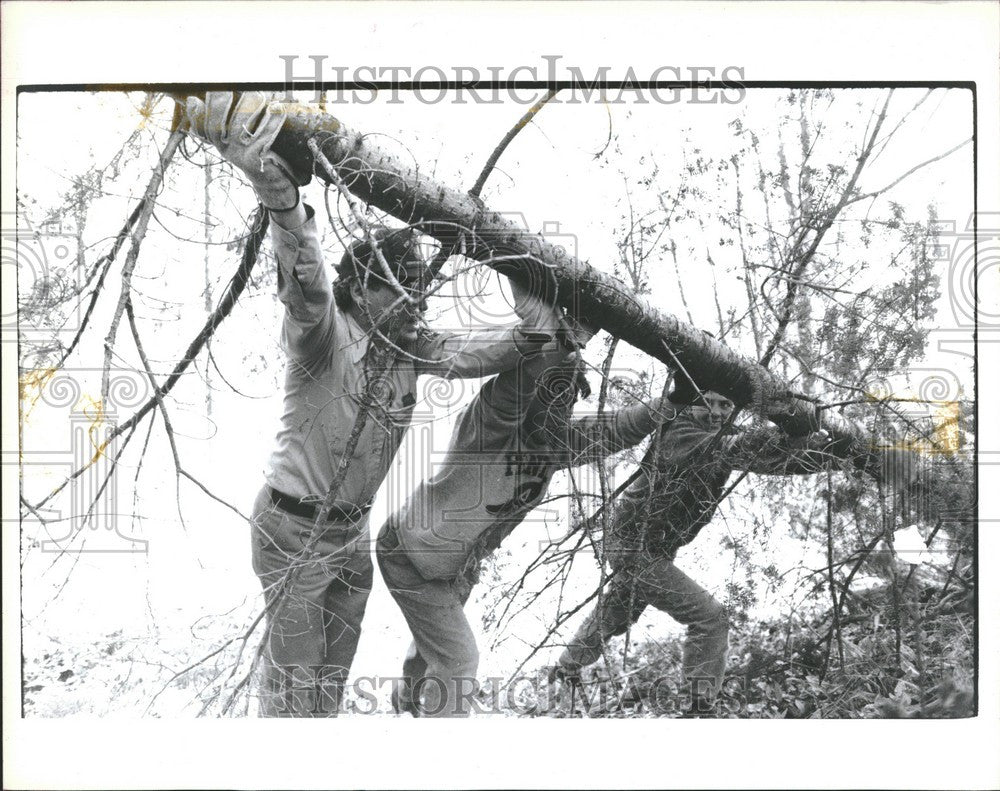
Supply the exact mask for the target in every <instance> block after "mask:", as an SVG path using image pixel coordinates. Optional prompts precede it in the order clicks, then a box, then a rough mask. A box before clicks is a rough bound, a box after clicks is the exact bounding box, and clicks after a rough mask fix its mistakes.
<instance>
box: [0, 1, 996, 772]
mask: <svg viewBox="0 0 1000 791" xmlns="http://www.w3.org/2000/svg"><path fill="white" fill-rule="evenodd" d="M251 5H252V4H251ZM664 10H665V9H660V13H661V14H662V13H663V12H664ZM382 13H386V11H385V9H384V8H383V9H382ZM550 51H551V52H556V51H558V50H557V48H553V49H551V50H544V49H542V50H539V54H537V55H536V56H534V57H533V59H530V60H527V61H525V62H524V63H521V64H509V65H503V66H500V65H497V66H486V65H478V66H475V65H468V66H456V65H452V66H448V67H446V66H441V67H440V68H439V67H437V66H434V67H430V66H425V67H422V68H421V67H419V66H416V67H412V68H411V67H404V66H403V65H402V63H403V61H398V63H399V64H400V65H398V66H397V65H396V63H397V61H394V60H393V58H392V57H391V54H392V53H391V51H388V50H387V51H386V52H385V56H384V57H383V56H382V55H377V56H376V55H373V56H372V57H371V58H370V59H369V61H368V62H366V63H365V65H361V63H360V62H349V61H346V60H345V59H343V58H340V57H338V55H337V54H336V47H335V46H333V43H331V47H330V48H328V49H327V50H325V51H320V50H315V51H308V50H305V49H299V50H295V49H291V48H289V49H288V50H287V51H286V54H282V55H280V56H279V57H274V56H270V55H269V56H268V57H269V60H270V63H269V66H270V69H269V71H268V72H267V74H269V75H270V78H269V79H265V80H261V81H254V80H257V78H258V76H259V75H260V74H262V73H263V72H262V71H257V72H255V73H254V74H252V75H247V77H248V78H247V79H239V78H237V79H232V78H230V75H229V74H228V73H227V78H226V79H224V80H216V79H215V77H214V75H212V81H202V82H197V81H191V80H188V79H177V80H174V79H170V78H169V76H168V78H167V79H158V80H156V81H146V80H143V79H140V80H134V79H132V78H131V76H130V74H129V72H128V70H127V69H123V71H122V73H121V75H120V79H119V80H117V81H116V82H115V83H114V84H108V83H105V84H84V83H79V82H78V81H76V80H75V79H74V78H73V75H72V73H70V72H67V73H66V78H65V80H63V81H61V82H59V83H54V82H49V81H45V82H34V83H29V82H25V83H23V84H18V85H17V88H16V104H15V105H13V106H11V105H10V103H8V104H7V106H5V109H4V113H5V115H10V116H14V123H15V124H16V140H11V139H9V138H8V137H7V132H6V129H7V127H6V126H5V143H8V144H10V146H9V147H8V146H5V148H14V149H15V150H14V151H13V152H12V154H11V155H12V156H13V158H14V161H15V165H16V184H15V185H14V186H15V192H16V194H15V195H13V196H10V197H11V199H10V200H8V195H7V194H5V200H4V212H3V237H4V292H5V300H6V301H5V309H4V325H3V341H4V344H3V352H4V357H5V370H6V369H7V366H8V364H9V363H10V358H11V357H12V356H14V357H16V375H17V390H16V399H17V401H16V413H15V415H14V416H11V415H10V414H8V417H7V418H5V439H4V463H5V465H8V466H11V465H12V466H14V467H16V475H17V482H16V485H17V489H18V492H17V495H18V496H17V497H15V498H14V499H15V500H16V501H17V502H18V512H17V513H11V511H12V510H13V509H12V508H10V507H9V506H11V502H10V495H11V492H12V491H13V490H7V489H6V488H5V498H4V499H5V500H6V501H8V507H6V508H5V513H4V533H5V549H7V550H8V552H7V554H10V550H11V549H13V550H14V553H15V555H16V558H17V567H16V569H15V573H19V581H18V582H17V584H16V587H15V590H14V594H13V595H15V596H16V598H15V599H11V598H10V596H9V595H8V593H9V590H8V586H9V585H10V584H11V580H10V579H8V581H7V584H6V585H5V602H4V620H5V622H7V623H8V626H7V627H5V629H8V628H15V629H16V631H17V633H18V634H19V637H20V658H19V660H17V664H15V665H14V666H13V667H14V669H15V672H16V670H18V669H19V671H20V678H19V679H16V676H15V680H18V681H19V685H18V686H19V689H18V688H17V687H14V686H12V685H11V683H10V682H11V680H12V679H10V678H8V680H7V682H5V693H7V694H5V697H7V698H9V695H10V694H11V691H13V694H16V695H19V701H18V708H19V711H17V712H16V716H17V717H18V718H19V719H22V720H24V721H25V723H26V724H27V723H30V722H32V721H50V720H64V721H74V720H79V719H81V718H82V719H87V720H90V719H94V718H98V719H101V720H123V721H127V722H137V721H140V722H148V721H161V720H168V721H172V722H181V723H185V722H190V723H193V722H194V721H204V720H212V721H227V720H247V721H250V720H253V721H268V720H273V719H279V718H281V719H319V718H323V719H333V718H336V720H337V723H338V724H335V725H334V727H336V728H350V727H363V725H362V724H363V723H367V722H371V721H381V720H385V721H387V722H389V721H391V722H393V723H396V724H397V725H398V726H399V727H403V726H404V725H405V727H406V728H407V729H408V730H407V733H413V734H420V733H421V731H423V730H424V729H426V728H430V727H435V726H431V725H430V724H421V723H417V722H415V720H423V719H438V718H444V719H449V720H451V719H455V718H462V719H463V720H467V721H468V725H466V726H465V727H466V728H467V729H475V728H476V727H477V726H479V725H480V723H482V722H483V721H484V720H486V721H488V722H491V723H492V722H496V721H498V720H503V721H508V720H518V721H527V720H536V721H537V720H580V721H583V720H586V721H590V722H594V721H600V722H606V721H611V720H634V721H644V722H645V721H649V722H648V723H646V725H647V726H648V727H650V728H656V727H659V726H658V725H657V724H656V723H663V722H664V721H666V720H679V721H687V720H713V721H718V720H744V721H747V720H805V719H808V720H840V721H843V720H924V721H926V720H956V721H958V720H962V721H970V722H971V721H974V720H975V719H976V718H977V717H978V716H980V715H981V714H982V695H983V692H984V690H983V688H982V681H983V678H982V675H981V667H980V660H981V659H982V653H981V645H980V635H981V631H982V628H983V625H984V624H983V623H982V622H981V619H982V618H983V617H984V616H985V617H995V612H993V613H990V612H989V610H983V609H982V607H981V604H982V601H981V598H980V581H981V580H980V578H981V576H982V574H981V571H982V566H981V563H980V561H981V557H980V544H979V539H980V530H981V529H982V525H983V520H982V517H983V514H982V513H981V512H980V506H979V495H978V489H979V488H980V487H982V486H984V485H989V484H988V482H986V481H984V480H980V478H979V475H978V472H977V467H976V461H977V452H978V453H979V454H980V456H981V455H982V453H983V452H984V451H985V452H988V451H989V447H986V448H983V447H982V446H981V443H982V440H983V436H982V432H981V426H980V425H979V422H978V421H979V416H980V415H981V413H982V406H983V403H984V402H983V400H982V398H981V396H980V393H979V389H978V376H980V375H981V373H982V370H983V368H984V366H988V365H989V364H990V363H991V361H992V360H991V358H990V352H989V348H990V347H987V346H985V345H984V344H985V343H989V342H993V343H995V342H996V338H995V333H996V331H997V329H996V328H997V327H1000V324H998V323H997V322H998V316H1000V313H998V312H997V310H996V307H997V306H996V294H993V296H992V297H990V296H988V293H989V289H995V288H996V286H997V273H998V271H1000V270H997V268H996V260H997V259H996V255H995V253H996V249H997V248H996V246H995V245H996V241H995V239H996V235H997V233H998V232H1000V211H998V210H997V209H998V208H1000V207H997V206H990V205H987V204H985V203H983V202H981V201H979V200H978V199H977V158H978V157H979V156H980V155H981V153H982V152H981V150H980V146H981V139H982V138H981V135H982V133H983V128H982V125H983V124H984V123H986V124H992V125H993V126H995V119H985V120H984V119H983V117H982V116H981V115H980V114H978V113H977V102H978V101H979V95H978V94H977V86H976V84H975V83H972V82H968V81H963V80H957V79H955V80H953V79H950V78H949V73H948V72H947V70H942V71H941V72H940V78H939V79H933V80H932V79H923V75H921V79H914V80H907V81H902V80H898V79H879V74H878V73H877V72H875V71H873V73H872V74H871V79H867V80H853V81H850V82H846V81H835V80H828V81H811V80H810V81H809V82H805V81H802V80H800V79H799V76H800V75H799V74H798V73H797V72H796V70H795V68H794V67H793V65H790V68H789V70H788V78H787V79H784V80H781V79H767V80H762V79H757V78H755V75H754V74H753V73H752V71H751V70H749V69H747V68H746V67H745V66H743V65H741V64H740V63H739V62H738V61H737V60H735V59H734V60H731V61H724V60H721V59H718V58H715V59H706V60H705V62H704V63H710V62H711V63H714V65H704V64H702V65H697V66H696V65H693V64H692V65H685V64H683V63H680V62H678V61H675V60H673V59H670V58H667V57H664V58H663V60H662V66H661V67H660V68H658V69H645V70H638V69H632V68H631V67H629V66H628V63H627V62H626V59H625V56H626V54H627V53H625V52H621V53H618V54H617V55H616V59H615V63H617V64H619V66H620V68H619V67H615V68H613V69H610V68H604V69H602V68H601V67H592V66H590V65H587V66H586V67H584V66H582V65H578V64H577V62H574V61H573V60H572V59H569V58H567V57H566V56H564V55H557V54H541V53H542V52H550ZM324 53H326V54H324ZM181 56H182V54H181V53H178V57H181ZM500 62H501V61H497V63H500ZM626 69H627V70H626ZM163 73H164V72H163V71H162V70H161V71H159V72H158V74H160V75H162V74H163ZM168 74H169V73H168ZM5 123H6V122H5ZM994 133H995V129H993V130H992V131H991V134H994ZM994 153H995V152H994ZM5 178H7V177H5ZM991 239H992V241H990V240H991ZM991 245H992V246H991ZM15 284H16V289H15V293H16V304H13V299H8V297H9V296H11V295H10V294H9V292H10V289H11V288H13V287H14V286H15ZM984 300H985V301H984ZM8 306H10V310H8ZM991 331H992V332H993V333H994V334H993V335H991V334H990V333H991ZM977 342H978V343H977ZM984 349H986V350H987V351H986V352H985V353H984V351H983V350H984ZM994 354H995V353H994ZM8 385H9V383H8ZM7 411H9V410H7ZM15 417H16V425H14V429H13V432H10V431H7V429H6V426H7V425H13V422H14V419H15ZM15 534H16V537H17V538H16V541H14V539H13V538H12V536H13V535H15ZM5 568H7V569H9V568H10V566H9V565H7V566H5ZM12 619H13V620H14V621H15V622H16V626H15V627H10V621H11V620H12ZM5 653H6V650H5ZM5 667H10V665H8V664H6V660H5ZM9 703H10V701H9V699H8V701H7V703H5V705H7V704H9ZM345 722H351V723H355V725H353V726H350V725H346V724H344V723H345ZM407 723H408V724H407ZM675 725H676V727H679V728H684V727H688V728H698V727H704V726H702V725H700V724H696V725H687V724H681V723H676V724H675ZM310 727H330V726H329V725H326V726H322V725H320V724H314V725H313V726H310ZM393 727H395V726H393ZM482 727H486V725H485V724H483V725H482ZM553 727H557V728H572V727H574V726H573V725H571V724H568V723H567V724H559V725H555V724H553ZM608 727H612V726H611V725H610V724H609V725H608ZM804 727H805V726H804ZM546 732H548V731H546ZM413 738H433V737H430V736H429V732H426V731H425V732H424V734H423V735H422V736H419V737H413ZM468 738H475V737H474V735H473V734H472V733H469V736H468ZM567 738H569V737H567ZM150 782H152V780H151V781H150ZM316 782H329V780H322V779H320V778H317V779H316ZM453 782H454V781H453ZM459 782H462V783H463V784H465V785H472V786H476V785H477V783H481V782H486V781H485V780H482V779H480V780H479V781H477V780H476V779H475V778H471V777H470V778H466V779H465V781H459ZM551 782H552V783H553V784H555V785H561V783H560V782H559V781H558V779H553V780H552V781H551ZM817 782H822V781H821V780H819V781H817ZM910 782H917V781H916V780H911V781H910ZM371 785H374V786H378V785H380V783H379V780H378V778H377V777H375V776H373V777H372V778H371ZM382 785H384V783H382ZM621 785H629V781H628V780H627V779H625V778H623V779H622V781H621Z"/></svg>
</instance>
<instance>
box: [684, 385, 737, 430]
mask: <svg viewBox="0 0 1000 791" xmlns="http://www.w3.org/2000/svg"><path fill="white" fill-rule="evenodd" d="M703 397H704V399H705V403H703V404H697V405H696V406H693V407H691V413H692V414H693V415H694V416H695V417H697V418H698V419H700V420H704V421H706V422H708V423H710V424H711V425H712V427H713V428H721V427H722V424H723V423H725V422H726V421H727V420H729V418H730V417H731V416H732V414H733V410H734V409H735V408H736V405H735V404H734V403H733V402H732V401H730V400H729V399H728V398H726V397H725V396H724V395H722V394H721V393H716V392H715V391H714V390H706V391H705V392H704V394H703Z"/></svg>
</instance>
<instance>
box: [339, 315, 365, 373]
mask: <svg viewBox="0 0 1000 791" xmlns="http://www.w3.org/2000/svg"><path fill="white" fill-rule="evenodd" d="M337 315H338V316H340V317H341V318H342V319H343V325H344V328H345V330H346V333H345V335H346V341H345V342H344V343H343V344H342V345H341V347H340V351H341V352H342V353H344V354H346V355H347V356H348V358H349V359H350V361H351V362H352V363H354V364H355V365H357V364H358V363H360V362H361V360H362V358H363V357H364V356H365V352H367V351H368V344H369V343H371V338H369V337H368V333H366V332H365V331H364V330H363V329H361V325H360V324H358V322H357V321H356V320H355V318H354V317H353V316H352V315H351V314H350V313H347V312H341V311H337ZM341 337H344V336H343V335H342V336H341Z"/></svg>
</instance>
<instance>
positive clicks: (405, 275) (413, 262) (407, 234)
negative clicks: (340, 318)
mask: <svg viewBox="0 0 1000 791" xmlns="http://www.w3.org/2000/svg"><path fill="white" fill-rule="evenodd" d="M371 235H372V238H373V239H374V241H375V242H376V244H378V249H379V250H381V251H382V255H383V256H384V258H385V262H386V263H387V264H388V265H389V266H390V268H391V269H392V270H393V274H394V275H395V276H396V279H397V280H399V281H400V282H401V283H404V284H405V283H407V282H413V281H414V280H417V281H419V280H420V279H421V278H422V277H423V275H424V272H425V271H426V269H427V264H426V262H425V261H424V257H423V256H422V255H421V254H420V251H419V248H418V247H417V237H416V234H414V233H413V231H412V230H411V229H409V228H399V229H395V230H393V229H390V228H378V229H376V230H375V231H373V232H372V234H371ZM335 271H336V272H337V279H336V280H335V281H334V282H333V301H334V302H335V303H336V305H337V308H338V309H340V310H341V311H347V310H350V309H351V308H352V307H353V306H354V297H353V296H352V295H351V284H352V283H354V282H355V281H360V282H364V281H365V279H366V275H367V282H368V284H369V286H370V287H379V286H388V285H389V283H388V281H387V280H386V279H385V277H384V275H383V272H382V267H381V265H380V264H379V261H378V256H376V255H375V251H374V249H373V247H372V245H370V244H369V243H368V240H367V239H356V240H355V241H354V242H352V243H351V244H350V245H349V246H348V248H347V249H346V250H345V251H344V255H343V256H342V257H341V259H340V262H339V263H338V264H337V266H336V267H335Z"/></svg>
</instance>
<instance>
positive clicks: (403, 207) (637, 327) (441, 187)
mask: <svg viewBox="0 0 1000 791" xmlns="http://www.w3.org/2000/svg"><path fill="white" fill-rule="evenodd" d="M173 96H174V98H175V99H177V100H178V101H182V100H183V96H182V95H173ZM287 113H288V116H287V121H286V123H285V126H284V128H283V129H282V131H281V133H280V135H279V136H278V138H277V140H276V142H275V144H274V150H275V152H276V153H277V154H279V155H280V156H281V157H282V158H284V159H285V160H286V161H287V162H288V163H289V164H290V165H291V166H292V168H293V169H294V171H295V173H296V175H297V176H298V177H299V179H300V181H301V183H303V184H304V183H307V182H308V181H309V179H310V177H311V176H312V175H313V174H314V172H315V175H317V176H318V177H319V178H320V179H322V180H324V181H329V178H328V176H327V175H326V174H325V173H324V172H323V171H322V168H315V167H314V163H313V157H312V154H311V152H310V151H309V147H308V141H309V140H310V139H311V138H315V139H316V141H317V142H318V143H319V144H320V146H321V150H322V151H323V153H324V155H325V156H326V157H327V158H328V159H329V160H330V162H331V163H332V164H333V165H334V167H335V168H336V169H337V172H338V173H339V175H340V177H341V178H342V179H343V180H344V182H345V183H346V185H347V187H348V189H350V191H351V192H352V193H353V194H355V195H356V196H357V197H359V198H361V199H362V200H364V201H366V202H367V203H370V204H371V205H372V206H375V207H376V208H378V209H380V210H382V211H385V212H387V213H388V214H391V215H392V216H394V217H396V218H398V219H399V220H401V221H403V222H407V223H412V224H414V225H416V226H418V227H419V228H420V229H421V230H422V231H424V232H425V233H428V234H429V235H431V236H434V237H436V238H438V239H439V240H441V241H442V243H445V244H449V243H451V242H453V241H454V239H455V238H456V235H457V234H458V233H459V232H463V233H464V238H465V244H466V248H465V252H466V254H467V255H469V256H471V257H475V258H480V259H483V260H485V262H486V263H487V264H489V265H490V266H492V267H493V268H495V269H497V270H498V271H500V272H502V273H503V274H504V275H507V276H509V277H514V278H516V279H519V280H522V282H525V281H530V283H531V284H533V286H535V287H538V285H539V284H542V285H543V286H544V287H545V288H547V289H549V290H550V292H551V295H552V297H553V298H554V299H555V300H556V301H557V302H558V303H559V304H561V305H563V306H565V307H567V308H571V309H573V310H576V311H578V312H579V314H580V315H581V316H583V317H585V318H586V319H587V320H588V321H590V322H592V323H594V324H596V325H597V326H599V327H601V328H602V329H604V330H607V331H608V332H609V333H611V334H612V335H614V336H616V337H618V338H621V339H622V340H624V341H626V342H627V343H629V344H631V345H632V346H634V347H636V348H637V349H640V350H641V351H643V352H646V353H647V354H649V355H650V356H652V357H654V358H656V359H657V360H660V361H661V362H663V363H664V364H666V365H667V366H669V367H670V368H672V369H675V370H676V369H677V367H678V364H680V365H681V366H683V368H684V369H685V370H688V371H690V372H691V373H692V374H693V375H694V376H695V377H696V378H697V380H698V382H699V384H700V385H701V386H702V387H703V388H705V389H711V390H715V391H717V392H720V393H723V394H725V395H726V396H728V397H729V398H731V399H733V401H735V402H736V403H737V404H739V405H740V406H744V407H748V408H750V409H752V410H753V411H755V412H758V413H759V414H761V415H763V416H764V417H766V418H767V419H768V420H771V421H773V422H774V423H776V424H778V425H779V426H781V427H782V428H783V429H784V430H785V431H787V432H789V433H790V434H793V435H803V434H806V433H808V432H810V431H814V430H816V429H817V428H820V427H822V428H824V429H826V430H827V431H829V432H830V434H831V435H832V436H833V437H834V438H835V439H837V440H839V442H837V443H836V446H835V452H837V454H838V455H842V456H844V457H853V458H854V460H855V462H858V463H861V464H866V462H864V461H862V459H868V458H869V454H870V453H871V451H872V449H873V443H872V440H871V438H870V436H869V435H868V434H867V433H866V432H865V431H864V430H863V429H861V428H860V427H859V426H857V425H855V424H854V423H852V422H850V421H847V420H845V419H843V418H841V417H840V416H838V415H834V414H831V413H830V412H823V413H822V414H821V415H820V416H817V413H816V410H815V407H814V405H813V404H812V403H810V402H809V401H806V400H803V399H800V398H796V397H794V395H793V394H792V392H791V391H790V389H789V386H788V385H787V383H785V382H784V381H782V380H781V379H780V378H779V377H777V376H775V375H774V374H772V373H771V372H770V371H769V370H767V369H766V368H764V367H763V366H761V365H759V364H758V363H757V362H756V361H754V360H751V359H748V358H746V357H743V356H741V355H739V354H737V353H736V352H734V351H733V350H732V349H730V348H728V347H726V346H724V345H722V344H721V343H719V342H718V341H716V340H715V339H714V338H712V337H710V336H708V335H706V334H705V333H703V332H702V331H701V330H699V329H697V328H696V327H693V326H691V325H690V324H686V323H684V322H682V321H680V320H679V319H678V318H677V317H675V316H673V315H671V314H669V313H666V312H664V311H662V310H660V309H659V308H658V307H656V306H655V305H653V304H651V303H650V302H649V301H648V300H647V299H645V298H643V297H641V296H638V295H636V294H635V293H634V291H633V290H632V289H630V288H629V287H628V286H627V285H626V284H625V283H623V282H622V281H620V280H618V279H617V278H615V277H613V276H612V275H609V274H607V273H605V272H602V271H600V270H598V269H596V268H595V267H593V266H591V265H590V264H589V263H587V262H585V261H581V260H579V259H578V258H576V257H575V256H572V255H570V254H568V253H567V252H566V251H565V250H564V249H563V248H561V247H558V246H555V245H553V244H551V243H550V242H548V241H546V240H545V239H544V238H543V237H541V236H539V235H536V234H531V233H528V232H526V231H524V230H523V229H522V228H520V227H519V226H518V225H517V224H516V223H514V222H513V221H512V220H510V219H508V218H506V217H504V216H503V215H501V214H499V213H497V212H495V211H492V210H490V209H489V208H488V207H486V206H485V205H484V204H483V203H482V201H481V200H479V199H478V198H476V197H473V196H472V195H470V194H468V193H466V192H462V191H460V190H457V189H454V188H452V187H449V186H447V185H445V184H442V183H440V182H438V181H435V180H434V179H433V178H431V176H430V175H429V171H428V170H425V169H416V168H414V166H413V165H412V164H411V163H409V162H407V161H404V160H403V159H402V158H400V157H399V156H397V155H396V154H394V153H391V152H389V151H387V150H386V149H384V148H382V147H381V146H380V145H379V144H378V142H377V141H378V138H377V137H371V136H365V135H363V134H362V133H360V132H358V131H356V130H352V129H350V128H348V127H347V126H345V125H344V124H343V123H342V122H341V121H339V120H338V119H337V118H335V117H333V116H332V115H329V114H327V113H324V112H321V111H320V110H319V109H318V108H317V107H311V106H307V105H302V104H289V105H288V106H287ZM490 257H493V258H498V257H499V258H502V259H503V260H502V261H496V260H490ZM866 466H867V465H866Z"/></svg>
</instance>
